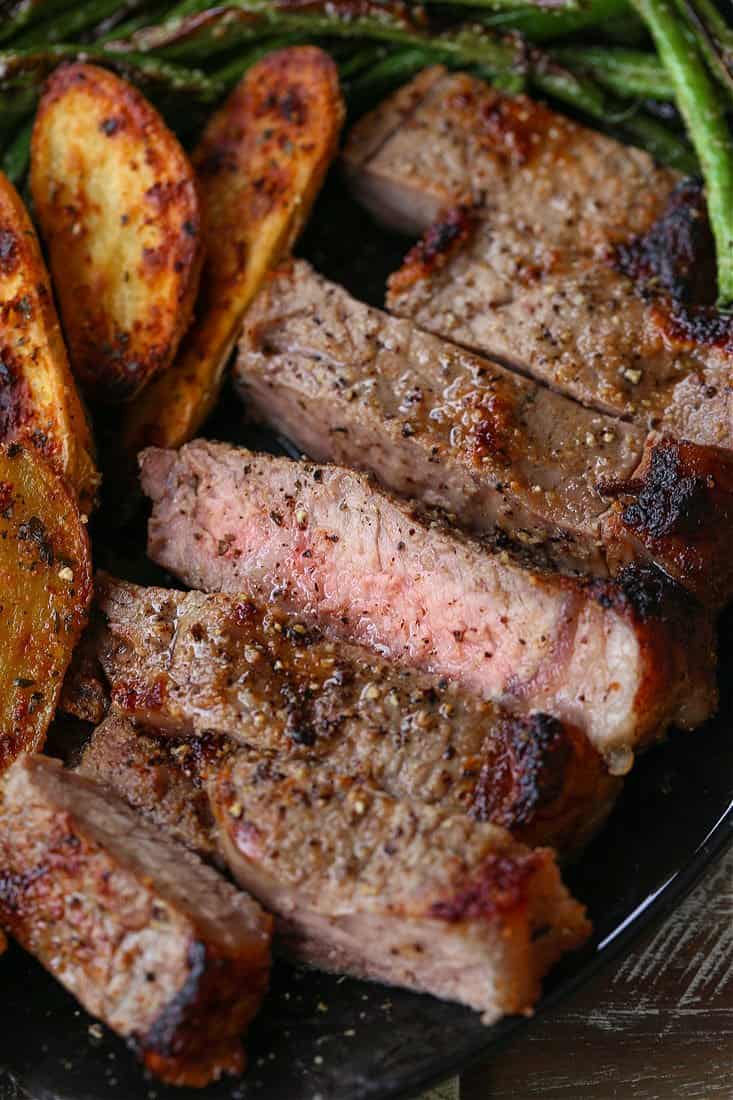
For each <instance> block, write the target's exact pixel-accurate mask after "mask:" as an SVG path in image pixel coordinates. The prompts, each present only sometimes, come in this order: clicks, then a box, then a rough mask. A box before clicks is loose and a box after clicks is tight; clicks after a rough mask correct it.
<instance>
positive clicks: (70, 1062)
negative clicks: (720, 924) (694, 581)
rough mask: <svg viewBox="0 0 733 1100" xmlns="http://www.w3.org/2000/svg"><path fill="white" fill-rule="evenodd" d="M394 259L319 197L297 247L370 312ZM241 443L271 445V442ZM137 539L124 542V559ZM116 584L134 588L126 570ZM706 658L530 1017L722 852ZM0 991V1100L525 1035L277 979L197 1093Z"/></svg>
mask: <svg viewBox="0 0 733 1100" xmlns="http://www.w3.org/2000/svg"><path fill="white" fill-rule="evenodd" d="M345 224H346V225H348V231H347V230H345V229H344V225H345ZM404 246H405V242H404V241H398V240H395V239H393V238H392V239H390V238H387V237H384V236H383V235H380V234H378V233H377V231H376V230H375V228H374V227H373V226H371V225H369V224H367V222H366V220H365V218H364V216H363V215H362V214H360V213H359V212H358V211H355V210H353V209H351V208H350V207H349V206H348V204H346V202H345V200H344V198H343V196H342V195H341V194H340V193H339V192H338V189H337V188H335V187H332V188H331V189H330V190H329V194H328V195H327V196H326V197H325V198H324V201H323V203H322V204H321V208H320V212H319V214H318V216H317V217H316V218H315V219H314V222H313V225H312V228H311V230H310V231H309V236H308V240H307V241H306V242H305V249H306V252H307V254H308V255H309V256H310V257H311V258H312V259H313V260H314V262H315V263H316V264H317V266H318V267H319V268H320V269H321V270H323V271H324V272H326V273H328V274H331V275H333V276H334V277H338V278H340V279H341V281H343V282H344V283H346V284H347V285H348V286H349V287H350V288H351V289H353V290H355V291H357V292H359V293H360V294H361V296H363V297H367V298H369V299H370V300H373V301H374V300H377V301H378V300H379V297H380V295H381V293H382V290H383V282H384V276H385V274H386V273H387V272H388V271H389V270H391V269H392V268H393V267H394V266H395V263H396V261H397V260H398V259H399V257H400V255H401V254H402V252H404ZM222 408H223V410H224V412H220V413H219V414H218V415H217V417H216V419H215V420H214V422H213V423H212V424H211V425H210V431H209V434H211V435H215V436H217V437H219V438H233V439H235V440H237V441H240V440H241V441H245V440H246V439H247V438H248V439H249V441H250V442H253V443H254V442H255V441H254V440H252V437H251V435H250V436H249V437H245V436H244V435H242V432H241V428H240V426H239V424H238V420H237V419H234V420H231V419H229V420H227V417H231V416H232V410H235V415H236V408H237V406H236V401H235V400H234V399H232V400H231V401H225V402H223V403H222ZM256 442H257V443H258V444H260V443H263V442H264V443H268V444H269V445H271V446H272V445H274V441H273V440H264V441H263V440H261V439H258V440H257V441H256ZM140 538H141V533H140V532H138V536H137V538H136V543H137V545H139V539H140ZM113 541H114V545H115V552H114V553H111V552H107V553H103V555H102V557H103V559H104V564H106V565H112V566H114V567H123V566H124V564H125V556H124V553H123V555H122V557H120V547H121V546H124V537H123V536H121V535H119V534H116V535H115V538H114V540H113ZM111 542H112V540H110V545H111ZM103 543H104V531H102V539H101V542H98V543H97V546H98V547H100V548H101V549H102V550H104V549H105V547H104V545H103ZM124 571H125V572H127V573H132V574H133V575H134V574H138V575H139V567H133V568H132V569H130V568H126V569H125V570H124ZM145 572H146V573H147V570H146V571H145ZM140 579H141V580H143V579H144V580H146V581H149V580H151V579H152V577H151V576H148V575H146V576H144V577H143V576H140ZM694 644H695V639H694V638H692V637H691V638H690V645H694ZM721 651H722V653H723V654H724V655H727V656H725V657H724V659H723V662H722V671H721V678H720V679H721V689H722V695H723V699H722V703H721V711H720V716H719V718H718V719H717V720H716V721H715V722H712V723H710V724H709V725H708V726H707V727H706V728H704V729H702V730H699V731H697V732H695V733H694V734H689V733H688V734H675V735H673V736H672V737H671V738H670V739H669V742H668V744H667V745H665V746H664V747H661V748H658V749H655V750H654V751H652V752H650V753H649V754H648V755H647V756H646V757H645V758H644V759H642V760H641V761H640V762H639V764H638V765H637V766H636V768H635V769H634V771H633V773H632V775H631V776H630V778H629V780H628V782H627V785H626V789H625V791H624V794H623V797H622V799H621V800H620V802H619V804H618V806H617V808H616V810H615V811H614V814H613V816H612V818H611V820H610V822H609V823H608V826H607V827H606V829H605V830H604V832H603V833H602V835H601V836H599V837H598V838H597V839H596V841H595V842H594V843H593V844H592V845H591V847H590V848H589V849H588V850H587V852H586V853H585V855H584V857H583V859H582V861H581V862H580V863H579V864H578V865H577V866H576V867H574V868H572V869H571V870H570V871H568V873H567V880H568V883H569V885H570V887H571V889H572V890H573V891H574V893H576V895H577V896H578V897H579V898H581V899H582V900H583V901H584V902H585V903H586V904H587V905H588V909H589V912H590V915H591V917H592V919H593V922H594V926H595V935H594V938H593V940H592V942H591V943H590V944H589V945H588V947H587V948H585V949H584V950H583V951H582V952H579V953H577V954H576V955H574V956H573V957H571V958H569V959H567V960H566V961H565V963H564V964H563V966H562V967H560V968H558V969H557V970H556V971H555V973H554V974H553V975H552V977H551V978H550V979H549V980H548V982H547V983H546V992H545V996H544V998H543V1000H542V1003H541V1005H540V1007H539V1011H545V1010H547V1009H548V1008H549V1007H551V1006H552V1005H553V1004H554V1003H556V1002H557V1001H558V1000H559V999H560V998H561V997H563V996H564V995H565V994H566V993H567V992H568V991H569V990H570V989H572V988H574V987H575V986H576V985H578V984H579V983H580V982H583V981H585V980H586V979H587V978H588V977H589V976H590V975H591V974H592V973H593V972H594V971H595V970H596V969H597V967H598V966H600V965H601V964H603V963H604V961H609V960H611V959H612V958H613V957H614V956H615V955H616V953H618V952H619V951H622V950H623V949H625V948H626V947H627V945H628V943H629V941H630V940H631V938H632V937H633V936H635V935H637V934H638V933H639V932H640V931H641V930H642V929H643V928H645V927H646V926H647V925H648V924H649V923H650V922H651V921H653V920H655V919H658V918H659V917H660V916H661V915H662V914H663V913H664V912H666V911H667V910H668V909H669V908H670V907H671V906H673V905H674V904H676V903H677V902H679V900H680V899H681V898H682V896H683V895H684V894H685V893H686V892H687V891H688V890H689V889H690V887H691V886H692V885H693V884H694V882H695V880H696V879H697V877H698V876H699V875H700V874H701V872H702V871H703V870H704V868H705V867H706V866H707V865H708V863H710V862H711V860H713V859H714V857H715V856H716V855H717V854H718V853H719V852H720V851H721V850H722V849H723V847H724V846H725V845H726V844H727V843H728V842H729V841H730V840H731V839H733V737H732V736H731V730H732V728H733V695H731V690H730V683H731V678H732V675H733V614H729V615H728V616H727V618H726V619H725V620H724V621H723V623H722V624H721ZM0 975H1V977H2V987H1V992H0V1022H1V1024H2V1026H1V1027H0V1098H2V1100H21V1098H23V1100H25V1098H27V1097H32V1098H33V1100H51V1098H58V1100H130V1098H132V1097H135V1098H140V1100H142V1098H147V1100H174V1098H175V1100H194V1098H198V1100H365V1098H367V1097H368V1098H376V1097H379V1098H385V1100H386V1098H393V1097H409V1096H415V1095H417V1094H419V1093H420V1092H421V1091H422V1090H423V1089H424V1088H426V1087H428V1086H429V1085H430V1084H432V1083H434V1082H436V1081H438V1080H440V1079H441V1078H444V1077H447V1076H449V1075H451V1074H453V1073H457V1072H458V1071H459V1070H461V1069H462V1068H465V1066H466V1065H467V1064H468V1063H469V1062H471V1061H472V1060H475V1059H477V1058H480V1057H485V1056H486V1055H488V1054H489V1053H490V1051H491V1049H492V1046H495V1045H496V1044H497V1042H498V1040H500V1039H501V1038H503V1037H504V1036H505V1035H506V1034H507V1033H508V1032H509V1030H511V1029H515V1028H517V1027H526V1026H531V1023H528V1022H527V1021H525V1020H517V1019H510V1020H506V1021H504V1022H502V1023H501V1024H499V1025H497V1026H496V1027H493V1028H490V1029H487V1028H484V1027H482V1025H481V1024H480V1023H479V1022H478V1020H477V1018H476V1016H475V1015H474V1014H473V1013H471V1012H469V1011H468V1010H465V1009H462V1008H458V1007H456V1006H454V1005H447V1004H443V1003H441V1002H439V1001H436V1000H434V999H433V998H430V997H420V996H416V995H413V994H409V993H404V992H401V991H399V990H393V989H387V988H385V987H382V986H374V985H366V984H364V983H360V982H355V981H351V980H348V979H338V978H334V977H329V976H326V975H323V974H318V973H314V972H304V971H297V970H294V969H292V968H291V967H289V966H287V965H285V964H282V963H279V964H278V965H277V966H276V968H275V972H274V976H273V985H272V990H271V993H270V994H269V996H268V998H267V1001H266V1005H265V1008H264V1010H263V1012H262V1013H261V1015H260V1017H259V1018H258V1020H257V1021H256V1023H255V1026H254V1027H253V1028H252V1030H251V1032H250V1036H249V1040H248V1049H249V1052H250V1055H249V1057H250V1065H249V1070H248V1072H247V1074H246V1075H245V1077H244V1078H242V1080H241V1081H231V1080H228V1081H226V1082H220V1083H219V1084H217V1085H215V1086H212V1087H211V1088H209V1089H208V1090H206V1091H205V1092H203V1093H202V1092H193V1091H189V1090H174V1089H168V1088H164V1087H162V1086H161V1085H159V1084H157V1083H156V1082H153V1081H150V1080H146V1079H144V1078H143V1076H142V1074H141V1071H140V1069H139V1067H138V1066H137V1064H136V1063H135V1061H134V1059H133V1057H132V1055H131V1054H130V1053H129V1052H128V1050H127V1049H126V1047H125V1046H124V1045H123V1044H122V1043H121V1042H120V1041H119V1040H117V1039H116V1038H115V1037H114V1036H112V1035H110V1034H109V1032H107V1031H106V1030H104V1029H102V1028H101V1027H99V1025H96V1024H95V1023H94V1021H93V1020H92V1019H91V1018H90V1017H88V1016H87V1015H86V1014H85V1013H84V1012H82V1011H81V1010H80V1009H79V1008H78V1007H77V1005H76V1003H75V1001H74V1000H73V999H72V998H71V997H70V996H69V995H68V994H66V993H65V992H64V991H63V989H62V988H61V987H60V986H59V985H57V984H56V983H55V982H54V981H52V979H51V978H49V977H48V976H47V975H46V974H45V972H44V971H43V970H42V969H41V968H40V967H39V966H38V965H37V964H36V963H35V962H33V961H32V960H31V959H29V958H28V957H27V956H25V955H23V954H22V953H21V952H20V951H19V950H17V949H11V951H10V953H9V955H8V956H7V957H6V958H4V959H2V960H0Z"/></svg>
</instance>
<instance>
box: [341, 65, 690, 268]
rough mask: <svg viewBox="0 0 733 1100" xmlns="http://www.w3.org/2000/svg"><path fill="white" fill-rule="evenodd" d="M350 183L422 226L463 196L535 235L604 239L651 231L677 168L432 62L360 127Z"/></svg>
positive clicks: (352, 143) (377, 213) (353, 142)
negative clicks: (619, 233) (661, 165)
mask: <svg viewBox="0 0 733 1100" xmlns="http://www.w3.org/2000/svg"><path fill="white" fill-rule="evenodd" d="M343 164H344V168H345V172H346V176H347V180H348V181H349V184H350V187H351V189H352V191H353V192H354V194H355V195H356V197H357V198H358V199H359V200H360V202H362V203H363V205H364V206H366V207H367V209H368V210H369V211H370V212H371V213H372V215H373V216H374V217H375V218H376V220H377V221H380V222H383V223H384V224H386V225H389V226H390V227H391V228H393V229H397V230H400V231H403V232H406V233H413V234H418V233H423V232H424V231H425V230H426V229H427V228H428V227H429V226H430V225H432V224H433V223H434V222H437V220H438V218H439V215H440V213H441V211H443V210H444V209H446V208H448V207H452V206H455V205H456V203H460V202H467V203H469V204H471V205H473V204H474V203H481V204H484V205H486V207H487V209H489V210H491V211H497V212H501V213H503V212H507V213H510V214H511V215H512V217H513V219H514V220H515V221H516V222H517V223H522V224H524V225H525V226H526V232H527V237H528V238H530V239H531V238H532V236H533V235H534V237H536V238H538V239H542V240H546V239H548V238H550V237H551V238H552V239H553V240H554V242H555V243H556V244H558V245H563V244H568V243H570V244H573V243H575V242H577V241H583V242H585V244H586V245H587V246H588V247H592V246H593V245H596V244H600V245H605V244H606V242H607V240H608V237H609V234H611V233H613V232H615V231H616V230H617V228H618V227H619V226H621V227H623V228H622V233H623V237H624V238H625V237H628V236H629V235H632V234H637V233H643V232H645V231H646V230H647V229H648V227H649V225H650V223H651V222H652V221H653V220H654V218H655V217H657V216H658V215H659V213H660V212H661V210H662V208H663V206H664V203H665V202H666V200H667V199H668V197H669V195H670V194H671V192H672V190H673V189H674V187H675V186H676V183H677V181H678V176H677V175H676V174H675V173H674V172H670V171H669V170H667V169H664V168H659V167H658V166H656V165H655V164H654V161H653V160H652V159H651V157H649V156H648V155H647V154H646V153H643V152H641V150H639V149H635V148H633V147H631V146H628V145H622V144H621V143H619V142H617V141H614V140H613V139H612V138H608V137H605V136H604V135H603V134H600V133H598V131H596V130H590V129H587V128H586V127H584V126H580V125H579V124H578V123H576V122H572V121H571V120H570V119H568V118H566V117H565V116H564V115H559V114H557V112H555V111H553V110H551V109H550V108H548V107H546V106H544V105H543V104H541V103H538V102H536V101H534V100H531V99H528V98H527V97H526V96H507V95H505V94H503V93H501V92H499V91H497V89H496V88H493V87H491V86H490V85H488V84H486V83H484V81H482V80H478V79H475V78H474V77H470V76H467V75H466V74H465V73H448V72H446V70H445V69H444V68H442V67H441V66H434V67H432V68H430V69H426V70H424V71H423V72H422V73H420V74H419V75H418V76H417V77H416V78H415V79H414V80H412V81H411V82H410V83H409V84H407V85H405V86H404V87H402V88H400V89H399V90H398V91H397V92H395V93H394V94H393V95H392V96H390V97H389V98H388V99H387V100H385V101H384V102H383V103H382V104H381V105H380V106H379V107H377V109H376V110H374V111H372V112H371V113H370V114H366V115H364V116H363V117H362V118H361V119H360V120H359V122H358V123H357V124H356V125H355V126H354V127H353V128H352V130H351V133H350V135H349V138H348V141H347V143H346V148H345V150H344V155H343Z"/></svg>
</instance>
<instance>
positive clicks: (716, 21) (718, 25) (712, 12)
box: [693, 0, 733, 57]
mask: <svg viewBox="0 0 733 1100" xmlns="http://www.w3.org/2000/svg"><path fill="white" fill-rule="evenodd" d="M693 6H694V8H695V10H696V13H697V16H698V18H699V19H703V20H704V21H705V23H706V24H707V25H708V27H709V28H710V30H711V32H712V33H713V34H714V35H715V37H716V38H717V40H718V42H720V45H721V46H722V47H723V50H724V51H725V52H726V54H729V55H731V57H733V27H730V26H729V25H728V24H727V23H726V21H725V19H724V18H723V16H722V15H721V14H720V12H719V10H718V8H717V7H716V5H715V3H714V2H713V0H694V5H693Z"/></svg>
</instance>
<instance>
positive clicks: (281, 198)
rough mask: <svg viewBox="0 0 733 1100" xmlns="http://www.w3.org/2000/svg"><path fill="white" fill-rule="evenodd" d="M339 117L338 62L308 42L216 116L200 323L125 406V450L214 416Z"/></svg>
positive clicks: (203, 168)
mask: <svg viewBox="0 0 733 1100" xmlns="http://www.w3.org/2000/svg"><path fill="white" fill-rule="evenodd" d="M343 117H344V108H343V102H342V99H341V94H340V92H339V85H338V74H337V71H336V67H335V65H334V64H333V62H332V61H331V59H330V58H329V57H328V56H327V54H325V53H323V52H322V51H321V50H319V49H316V48H315V47H311V46H298V47H293V48H290V49H284V50H279V51H277V52H276V53H272V54H269V55H268V56H267V57H265V58H264V59H263V60H262V61H260V62H259V63H258V64H257V65H255V66H253V67H252V68H251V69H250V70H249V72H248V73H247V74H246V76H245V77H244V78H243V79H242V81H240V83H239V84H238V85H237V87H236V88H235V89H234V91H233V92H232V94H231V96H230V97H229V99H228V101H227V102H226V103H225V104H224V106H223V107H222V108H221V109H220V110H219V111H218V112H217V113H216V114H215V115H214V116H213V117H212V119H211V121H210V122H209V124H208V126H207V127H206V130H205V132H204V134H203V137H202V139H201V142H200V144H199V145H198V148H197V149H196V151H195V153H194V155H193V163H194V167H195V169H196V172H197V174H198V178H199V183H200V187H201V195H202V202H203V211H204V218H203V223H204V233H205V237H206V260H205V263H204V271H203V276H202V280H201V295H200V299H199V303H198V305H197V320H196V322H195V324H194V325H193V326H192V328H191V329H190V330H189V332H188V333H187V335H186V337H185V339H184V342H183V345H182V348H181V351H180V353H179V355H178V358H177V359H176V362H175V363H174V365H173V367H171V369H170V370H168V371H166V372H165V373H164V374H161V375H160V377H159V378H156V379H155V381H154V382H153V383H152V385H150V386H149V387H148V388H147V389H146V390H145V392H144V393H143V394H142V396H141V397H140V399H139V401H138V402H136V403H135V404H134V405H133V406H132V407H131V408H130V409H129V410H128V411H127V414H126V416H125V420H124V422H123V434H122V444H123V448H124V450H125V451H126V453H127V454H128V455H130V454H136V453H137V451H139V450H140V449H141V448H142V447H144V446H147V445H148V444H151V443H155V444H157V445H159V446H161V447H177V446H179V445H180V444H182V443H185V442H186V440H188V439H191V438H192V436H194V435H195V434H196V432H197V430H198V429H199V427H200V426H201V424H202V422H203V421H204V419H205V418H206V416H207V415H208V414H209V413H210V412H211V410H212V408H213V407H214V404H215V403H216V399H217V396H218V394H219V390H220V387H221V380H222V375H223V373H224V368H225V366H226V364H227V360H228V359H229V355H230V353H231V350H232V347H233V345H234V342H235V341H236V339H237V337H238V335H239V332H240V329H241V326H242V318H243V316H244V313H245V310H246V309H247V306H248V305H249V303H250V302H251V300H252V298H253V297H254V295H255V294H256V293H257V291H258V289H259V287H260V285H261V283H262V280H263V277H264V276H265V274H266V272H267V271H268V269H269V268H270V267H272V266H274V265H275V264H276V263H277V262H278V261H279V260H280V259H282V257H283V256H284V255H285V254H287V253H288V251H289V250H290V248H291V246H292V244H293V242H294V240H295V238H296V237H297V235H298V233H299V232H300V230H301V229H302V227H303V225H304V223H305V221H306V219H307V217H308V215H309V213H310V210H311V207H312V205H313V201H314V199H315V198H316V195H317V194H318V191H319V190H320V187H321V184H322V182H323V179H324V177H325V174H326V171H327V169H328V167H329V164H330V163H331V160H332V159H333V157H334V156H335V154H336V150H337V147H338V139H339V133H340V130H341V125H342V122H343Z"/></svg>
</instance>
